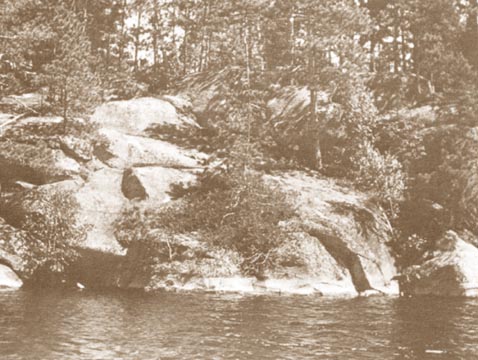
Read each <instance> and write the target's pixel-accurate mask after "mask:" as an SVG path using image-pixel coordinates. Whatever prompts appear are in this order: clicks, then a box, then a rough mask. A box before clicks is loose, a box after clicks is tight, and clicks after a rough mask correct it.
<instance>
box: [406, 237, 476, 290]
mask: <svg viewBox="0 0 478 360" xmlns="http://www.w3.org/2000/svg"><path fill="white" fill-rule="evenodd" d="M436 246H437V250H436V251H435V253H434V254H433V257H432V258H431V259H429V260H427V261H425V262H424V263H423V264H421V265H418V266H413V267H411V268H409V269H407V270H406V271H404V273H403V274H402V275H401V276H400V277H399V279H400V291H401V292H402V293H403V295H406V296H417V295H434V296H470V297H478V261H477V260H478V248H476V247H475V246H473V245H472V244H470V243H468V242H465V241H464V240H463V239H461V238H460V237H459V236H458V235H457V234H456V233H455V232H453V231H448V232H447V233H446V234H445V236H444V237H443V238H442V239H441V240H440V241H439V242H438V243H437V245H436Z"/></svg>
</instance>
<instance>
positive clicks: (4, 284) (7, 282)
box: [0, 265, 23, 291]
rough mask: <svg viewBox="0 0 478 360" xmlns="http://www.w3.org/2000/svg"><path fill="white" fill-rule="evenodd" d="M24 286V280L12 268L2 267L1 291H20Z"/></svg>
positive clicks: (0, 275)
mask: <svg viewBox="0 0 478 360" xmlns="http://www.w3.org/2000/svg"><path fill="white" fill-rule="evenodd" d="M22 285H23V282H22V280H21V279H20V278H19V277H18V275H17V274H15V272H14V271H13V270H12V269H11V268H10V267H8V266H5V265H0V291H1V290H2V289H19V288H21V287H22Z"/></svg>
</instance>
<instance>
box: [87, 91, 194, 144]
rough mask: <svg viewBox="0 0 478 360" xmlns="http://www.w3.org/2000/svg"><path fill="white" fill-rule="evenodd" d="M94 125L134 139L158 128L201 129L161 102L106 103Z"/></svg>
mask: <svg viewBox="0 0 478 360" xmlns="http://www.w3.org/2000/svg"><path fill="white" fill-rule="evenodd" d="M92 121H94V122H96V123H97V124H99V126H100V127H102V128H108V129H115V130H117V131H119V132H121V133H123V134H130V135H142V134H144V133H145V131H146V130H147V129H148V128H151V127H156V126H158V125H160V126H167V127H176V128H180V129H181V128H182V129H184V128H188V127H191V126H192V127H197V126H198V125H197V123H196V122H195V121H194V120H193V119H192V118H190V117H188V116H185V115H183V114H181V113H180V112H178V111H177V109H176V108H175V107H174V106H173V105H172V104H171V102H170V101H165V100H161V99H157V98H139V99H133V100H126V101H113V102H109V103H106V104H104V105H101V106H100V107H99V108H98V109H96V111H95V113H94V114H93V116H92Z"/></svg>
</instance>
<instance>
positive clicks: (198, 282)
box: [0, 97, 397, 295]
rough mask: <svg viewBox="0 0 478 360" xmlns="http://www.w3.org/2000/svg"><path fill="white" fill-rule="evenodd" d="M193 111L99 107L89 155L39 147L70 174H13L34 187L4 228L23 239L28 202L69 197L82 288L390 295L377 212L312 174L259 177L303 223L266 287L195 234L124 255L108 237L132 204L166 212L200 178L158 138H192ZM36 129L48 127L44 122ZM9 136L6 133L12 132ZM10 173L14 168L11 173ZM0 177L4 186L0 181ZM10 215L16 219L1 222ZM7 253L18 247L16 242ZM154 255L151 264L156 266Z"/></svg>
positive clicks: (15, 260) (58, 146) (71, 142)
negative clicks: (67, 192)
mask: <svg viewBox="0 0 478 360" xmlns="http://www.w3.org/2000/svg"><path fill="white" fill-rule="evenodd" d="M301 104H302V102H300V104H299V105H300V106H303V104H302V105H301ZM274 106H276V107H277V108H278V107H279V105H278V104H276V105H274ZM191 110H194V104H192V105H191V103H189V102H188V101H186V100H184V99H183V98H176V97H165V98H164V99H153V98H145V99H135V100H130V101H117V102H110V103H107V104H105V105H102V106H100V107H99V108H98V110H97V111H96V112H95V114H94V115H93V116H92V121H93V122H94V123H95V124H96V127H97V128H98V129H97V131H98V133H99V134H101V139H98V140H99V141H98V144H97V146H96V148H95V149H91V148H89V147H88V146H86V145H85V144H84V143H83V142H81V141H80V140H81V139H78V138H75V137H74V136H73V137H68V138H65V137H62V136H60V135H59V136H58V137H56V138H55V139H52V137H51V136H50V135H44V136H43V138H47V139H49V141H48V142H46V143H45V144H46V145H45V146H46V148H48V149H49V150H51V151H54V152H57V153H58V154H61V156H62V157H64V159H67V160H68V162H71V164H70V165H71V166H61V162H60V163H58V162H57V163H55V162H53V160H51V161H50V162H49V163H48V164H49V165H48V166H47V167H46V168H47V169H48V171H49V172H47V173H46V175H45V174H44V173H43V172H42V171H44V169H43V168H42V169H37V168H35V167H33V166H30V167H29V168H28V169H29V171H30V173H28V175H29V176H23V175H22V174H23V173H21V172H20V171H17V172H15V173H14V174H19V175H14V176H11V174H12V173H9V174H10V175H8V176H10V177H11V178H10V179H9V181H16V182H18V181H26V182H28V183H30V184H33V185H31V187H29V186H26V187H25V188H22V189H21V190H20V191H17V193H15V194H14V195H12V196H11V197H10V198H9V201H8V202H6V203H5V204H4V205H5V208H3V209H2V214H3V216H4V217H5V220H6V221H7V222H8V224H7V223H5V228H6V227H8V229H9V230H10V231H11V233H12V234H15V235H19V234H21V231H20V230H18V229H16V228H15V227H14V226H17V227H21V221H19V218H21V217H22V216H26V215H28V214H30V213H31V212H32V211H35V207H34V206H33V205H34V204H33V205H32V204H30V203H29V202H28V198H29V196H28V194H29V193H30V192H32V191H33V192H36V193H42V192H46V193H48V192H50V191H56V190H57V189H62V188H69V189H71V190H72V191H73V192H74V193H75V196H76V199H77V200H78V203H79V206H80V211H79V218H80V220H81V222H82V223H83V224H84V225H86V226H88V234H87V237H86V239H85V242H84V243H83V244H81V246H80V247H81V248H80V254H81V257H80V260H79V261H78V262H77V264H75V273H76V274H77V275H78V280H79V281H80V282H81V283H82V284H85V285H86V286H87V287H90V288H91V287H108V286H110V287H117V286H119V287H122V288H126V289H131V288H135V289H137V288H141V289H159V288H166V289H181V290H201V291H244V292H254V293H264V292H280V293H297V294H322V295H358V294H370V293H376V294H382V293H387V294H393V293H396V292H397V289H396V286H394V283H393V282H391V279H392V278H393V277H394V276H395V275H396V269H395V266H394V263H393V259H392V257H391V255H390V251H389V249H388V248H387V246H386V243H387V241H389V240H390V236H391V234H390V227H389V224H388V222H387V220H386V216H385V215H384V213H383V211H382V210H381V209H380V208H379V207H378V206H376V205H374V204H373V202H372V201H370V199H369V197H368V196H367V195H366V194H362V193H359V192H356V191H352V190H350V189H347V188H345V187H343V186H339V185H338V184H337V183H335V182H334V181H332V180H326V179H323V178H322V179H321V178H320V176H319V175H318V174H313V175H307V174H305V173H304V172H300V171H297V172H291V173H282V174H272V175H268V176H266V177H265V180H266V181H267V182H269V183H270V184H271V186H276V187H278V188H280V189H281V190H282V191H284V192H285V193H286V194H287V195H288V196H289V198H290V200H291V201H292V202H293V203H294V204H295V206H296V208H297V212H298V214H299V216H298V217H297V219H295V220H294V222H292V223H284V224H280V226H284V227H290V228H291V229H292V230H291V231H292V232H293V233H294V236H293V238H294V240H293V241H291V242H289V243H287V244H285V245H283V247H282V248H280V249H277V254H278V257H279V259H280V261H279V263H278V266H277V267H275V268H274V269H273V270H270V271H268V272H267V273H266V274H265V276H264V278H261V279H257V278H248V277H244V276H242V275H241V270H240V264H241V259H240V256H239V255H238V254H237V253H235V252H233V251H229V250H224V249H220V248H217V247H215V246H213V245H211V244H209V243H208V242H207V241H205V240H207V239H201V238H200V237H199V236H198V234H162V233H160V232H159V233H157V234H153V235H154V237H153V238H154V241H153V242H148V241H140V242H138V243H135V244H130V245H129V246H128V251H127V253H126V254H125V249H124V248H123V247H122V246H120V244H119V243H118V241H116V239H115V228H114V223H115V220H116V219H117V218H118V216H119V215H120V214H121V212H122V210H123V209H124V208H125V207H127V206H130V205H132V204H134V205H138V206H151V207H156V208H157V207H160V206H164V204H167V203H171V201H173V200H172V198H171V194H170V191H171V189H172V185H173V184H177V183H184V184H188V183H193V182H194V181H195V179H196V175H197V174H198V172H200V171H202V169H203V166H204V162H205V160H206V159H207V156H206V155H205V154H203V153H201V152H200V151H197V150H195V149H192V148H191V147H188V148H186V147H184V146H181V145H180V144H177V143H172V142H169V141H168V140H167V139H168V137H167V136H165V137H163V136H161V134H162V131H163V130H164V133H168V134H170V133H171V132H172V129H173V130H174V132H175V134H177V133H181V132H182V133H185V134H189V132H190V131H192V130H194V129H197V128H199V125H198V124H197V123H196V121H195V119H194V116H192V115H188V113H189V112H190V111H191ZM287 111H289V110H287ZM196 112H197V111H196ZM29 121H30V120H29ZM29 121H28V122H25V123H23V124H24V125H25V124H26V123H29ZM38 121H41V122H44V123H49V122H48V121H47V120H46V119H42V120H38ZM55 121H57V120H55V119H52V122H53V123H54V122H55ZM8 126H9V125H8ZM8 126H7V127H6V128H5V129H4V130H5V131H13V130H9V129H10V128H9V127H8ZM25 126H26V125H25ZM27 128H28V127H27ZM27 132H28V131H27V130H22V125H21V123H18V124H15V134H16V136H15V139H17V140H16V141H17V142H18V143H19V144H22V146H23V144H28V142H27V141H23V140H25V138H24V137H22V136H23V135H22V134H26V133H27ZM31 132H33V133H36V131H33V130H32V131H31ZM153 134H154V136H153ZM33 135H34V134H33ZM22 139H23V140H22ZM52 140H55V141H52ZM37 141H39V140H38V139H35V142H34V144H37ZM29 146H30V145H29ZM32 146H33V145H32ZM0 155H1V156H3V155H4V154H3V153H1V154H0ZM48 159H55V157H54V156H51V157H49V158H48ZM15 164H16V162H14V161H13V162H12V166H13V165H15ZM72 164H75V166H73V165H72ZM51 169H53V170H61V172H60V173H61V174H62V176H59V177H57V176H56V175H55V174H53V175H55V176H53V175H51V173H50V171H51ZM65 169H67V170H68V171H66V170H65ZM1 174H2V176H3V177H5V176H7V174H6V173H5V172H2V173H1ZM20 175H21V176H20ZM63 175H64V176H63ZM35 176H36V177H35ZM174 201H175V200H174ZM12 210H14V211H12ZM9 213H11V214H15V216H14V217H11V216H10V217H9ZM11 214H10V215H11ZM12 225H13V226H12ZM158 231H159V230H158ZM149 235H151V234H148V236H149ZM2 239H3V238H2ZM8 243H9V244H13V245H14V244H16V242H15V241H13V240H11V241H10V240H9V241H8ZM13 245H6V244H5V243H0V261H2V260H3V261H4V262H5V263H6V264H8V266H9V267H10V268H12V269H13V270H14V271H15V272H17V273H18V274H20V275H21V274H22V271H23V270H22V269H23V268H24V267H25V266H26V265H25V264H24V261H25V258H26V256H24V254H22V253H21V252H20V251H19V250H15V248H14V247H12V246H13ZM151 246H154V247H155V251H156V253H158V254H159V255H158V256H157V257H155V258H153V259H151V256H150V254H151ZM158 249H160V251H159V252H158V251H157V250H158ZM2 251H3V252H2Z"/></svg>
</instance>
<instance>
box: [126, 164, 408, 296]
mask: <svg viewBox="0 0 478 360" xmlns="http://www.w3.org/2000/svg"><path fill="white" fill-rule="evenodd" d="M266 181H268V182H269V183H270V184H271V186H274V187H278V188H279V189H281V190H282V191H284V192H285V193H286V194H287V195H288V196H289V197H290V200H291V202H292V203H294V204H295V206H296V208H297V211H298V213H299V217H298V218H297V219H295V220H294V221H292V222H290V223H284V224H280V226H285V227H288V228H289V229H290V231H291V232H292V233H293V240H292V241H290V242H287V243H286V244H284V245H283V246H282V247H281V248H279V249H276V255H275V258H276V259H278V260H277V261H276V266H274V268H273V269H271V270H268V271H266V273H265V274H264V276H263V278H261V279H257V278H254V277H244V276H243V275H242V274H241V262H242V260H243V259H242V258H241V257H240V255H239V254H237V253H235V252H233V251H229V250H224V249H220V248H217V247H214V246H213V245H212V244H210V243H208V242H207V239H201V238H200V236H199V235H198V234H183V235H179V234H166V233H163V232H161V231H160V230H159V229H158V230H155V231H152V232H150V233H146V234H144V238H142V239H140V240H135V241H134V242H133V243H129V244H128V245H126V246H127V247H128V254H127V257H126V258H127V262H126V263H125V264H124V267H123V272H122V279H121V286H122V287H125V288H143V289H144V288H146V289H150V290H155V289H175V290H198V291H236V292H246V293H257V294H260V293H271V292H275V293H290V294H318V295H326V296H357V295H360V294H364V295H370V294H377V295H378V294H394V295H397V294H398V284H397V282H396V281H393V280H392V279H393V278H394V277H395V276H396V274H397V271H396V268H395V266H394V261H393V258H392V256H391V255H390V250H389V249H388V247H387V245H386V243H387V242H388V241H389V240H390V239H391V229H390V226H389V224H388V221H387V220H386V217H385V214H384V213H383V211H382V210H381V209H380V208H378V207H377V206H374V205H373V203H372V202H370V201H369V199H368V197H367V196H366V195H365V194H361V193H357V192H353V191H350V190H348V189H346V188H343V187H341V186H339V185H337V184H336V183H334V182H333V181H331V180H324V179H320V178H318V177H317V176H313V175H307V174H305V173H303V172H292V173H286V174H280V175H268V176H267V177H266ZM168 206H174V204H172V203H170V204H169V205H168ZM121 237H122V236H121V235H120V238H121ZM152 254H154V255H152Z"/></svg>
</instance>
